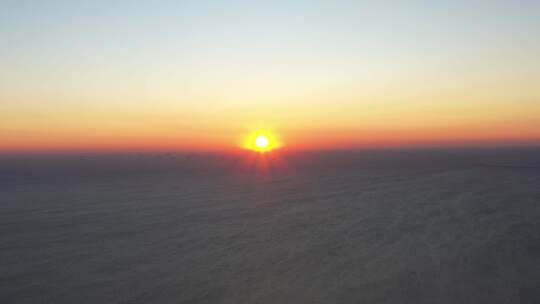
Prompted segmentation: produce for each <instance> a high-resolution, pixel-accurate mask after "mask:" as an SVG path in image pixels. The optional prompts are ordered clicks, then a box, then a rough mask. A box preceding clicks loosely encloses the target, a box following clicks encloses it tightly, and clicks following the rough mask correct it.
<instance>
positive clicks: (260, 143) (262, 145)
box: [255, 135, 269, 149]
mask: <svg viewBox="0 0 540 304" xmlns="http://www.w3.org/2000/svg"><path fill="white" fill-rule="evenodd" d="M268 144H269V141H268V137H266V136H265V135H259V136H257V138H255V146H256V147H257V148H259V149H266V148H267V147H268Z"/></svg>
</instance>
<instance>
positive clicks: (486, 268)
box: [0, 149, 540, 304]
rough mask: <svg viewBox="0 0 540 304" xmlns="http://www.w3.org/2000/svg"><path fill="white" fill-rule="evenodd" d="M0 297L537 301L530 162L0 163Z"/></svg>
mask: <svg viewBox="0 0 540 304" xmlns="http://www.w3.org/2000/svg"><path fill="white" fill-rule="evenodd" d="M276 154H277V153H276ZM0 303H231V304H232V303H490V304H491V303H540V150H538V149H491V150H485V149H484V150H461V151H459V150H423V151H364V152H325V153H297V154H292V153H290V154H285V153H281V155H279V156H277V155H273V156H268V155H267V156H266V157H264V158H263V157H256V156H254V155H247V154H245V155H240V154H239V155H235V156H232V155H230V156H212V155H188V154H160V155H138V154H127V155H109V156H106V155H80V156H75V155H71V156H58V155H57V156H35V155H34V156H1V157H0Z"/></svg>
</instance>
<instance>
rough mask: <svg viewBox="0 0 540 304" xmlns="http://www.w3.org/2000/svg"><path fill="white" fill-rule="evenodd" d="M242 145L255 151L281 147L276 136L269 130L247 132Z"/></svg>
mask: <svg viewBox="0 0 540 304" xmlns="http://www.w3.org/2000/svg"><path fill="white" fill-rule="evenodd" d="M242 146H243V147H244V148H246V149H249V150H252V151H257V152H268V151H271V150H274V149H276V148H279V147H281V143H280V141H279V140H278V139H277V136H276V135H275V134H273V133H272V132H269V131H256V132H252V133H251V134H249V135H248V136H247V137H246V138H245V140H244V142H243V144H242Z"/></svg>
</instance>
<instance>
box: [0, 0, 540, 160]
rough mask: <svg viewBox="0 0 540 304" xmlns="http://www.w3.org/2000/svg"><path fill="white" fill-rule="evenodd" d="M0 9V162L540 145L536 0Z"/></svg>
mask: <svg viewBox="0 0 540 304" xmlns="http://www.w3.org/2000/svg"><path fill="white" fill-rule="evenodd" d="M0 4H1V9H0V139H1V140H0V151H16V150H29V151H33V150H71V149H75V150H78V149H82V150H86V149H97V150H108V149H148V150H161V149H195V150H196V149H221V148H227V147H234V146H236V145H237V144H238V143H239V142H240V141H241V139H242V138H243V137H244V136H245V134H246V133H248V132H250V131H253V130H254V129H257V128H263V129H271V130H273V131H274V132H276V133H277V134H279V135H280V137H281V138H282V140H283V142H284V143H285V144H286V145H287V146H289V147H299V148H300V147H306V148H335V147H339V148H343V147H376V146H410V145H413V146H414V145H446V144H486V143H488V144H493V143H501V144H508V143H525V144H527V143H535V144H537V143H540V60H539V55H540V1H497V0H491V1H487V0H486V1H474V0H473V1H443V0H439V1H336V0H334V1H313V0H311V1H266V2H261V3H258V2H257V1H201V0H197V1H97V0H94V1H24V0H12V1H11V0H8V1H6V0H3V1H2V0H0Z"/></svg>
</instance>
